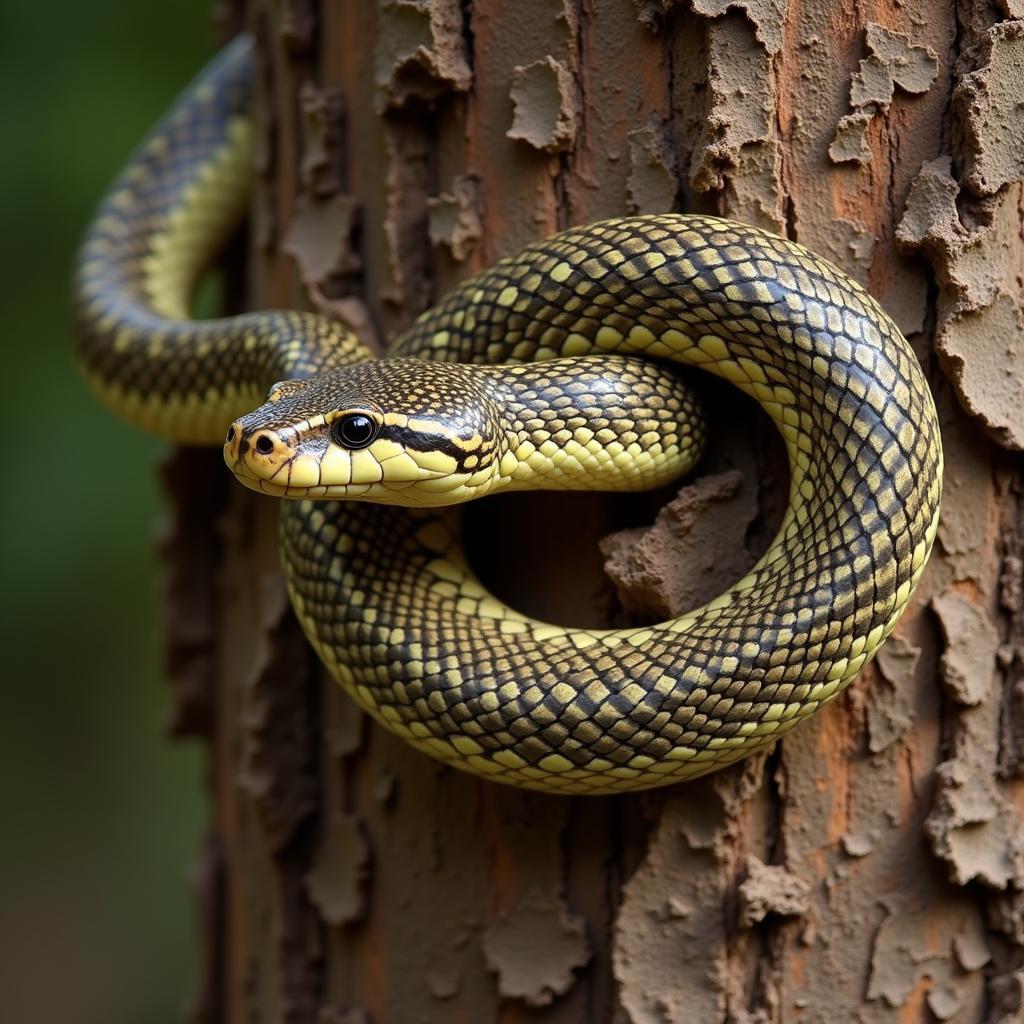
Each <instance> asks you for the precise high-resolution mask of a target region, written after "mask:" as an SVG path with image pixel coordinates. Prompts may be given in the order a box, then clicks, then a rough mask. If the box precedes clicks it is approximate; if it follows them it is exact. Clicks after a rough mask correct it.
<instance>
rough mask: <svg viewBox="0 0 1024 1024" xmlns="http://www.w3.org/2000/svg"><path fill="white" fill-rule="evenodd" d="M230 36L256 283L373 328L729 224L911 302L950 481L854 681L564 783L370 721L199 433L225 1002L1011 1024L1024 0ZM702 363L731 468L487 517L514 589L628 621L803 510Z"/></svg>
mask: <svg viewBox="0 0 1024 1024" xmlns="http://www.w3.org/2000/svg"><path fill="white" fill-rule="evenodd" d="M234 16H235V17H237V19H238V20H244V21H245V22H246V23H247V24H248V25H249V26H250V27H251V28H252V29H253V30H254V31H255V32H256V35H257V38H258V41H259V46H260V52H261V69H262V70H261V75H260V78H259V88H258V96H257V110H258V119H259V128H258V135H259V140H260V142H259V155H258V166H257V174H258V191H257V196H256V198H255V201H254V206H253V218H252V228H251V232H250V261H249V266H250V276H249V301H250V302H251V304H253V305H256V306H273V305H285V306H295V305H299V306H301V305H306V304H311V305H312V306H313V307H314V308H318V309H321V310H323V311H325V312H328V313H331V314H334V315H339V316H344V317H347V318H349V319H350V320H352V321H353V322H354V323H356V324H357V325H361V327H362V328H363V329H364V330H371V329H372V330H373V331H375V332H376V336H378V337H380V338H381V339H383V341H384V343H385V344H386V342H387V340H388V339H390V338H392V337H393V336H394V335H395V333H396V332H398V331H399V330H401V329H402V328H403V327H404V326H405V325H407V324H408V323H409V322H410V321H411V319H412V318H413V317H414V316H415V315H416V314H417V313H418V312H419V311H420V310H422V309H423V308H424V307H425V306H427V305H428V304H430V303H431V302H432V301H433V300H434V299H435V298H436V297H438V296H440V295H442V294H444V293H445V292H446V291H447V290H449V289H450V288H451V287H452V286H453V285H454V284H455V283H456V282H458V281H460V280H461V279H463V278H464V277H465V276H466V275H468V274H470V273H472V272H473V271H475V270H477V269H479V268H482V267H485V266H487V265H489V264H490V263H491V262H493V261H494V260H495V259H497V258H498V257H500V256H501V255H503V254H505V253H508V252H511V251H513V250H515V249H517V248H518V247H519V246H521V245H522V244H524V243H526V242H528V241H530V240H531V239H534V238H537V237H539V236H542V235H545V234H548V233H550V232H553V231H555V230H557V229H559V228H562V227H565V226H567V225H570V224H575V223H582V222H586V221H590V220H594V219H597V218H600V217H606V216H610V215H615V214H621V213H626V212H635V211H642V212H659V211H665V210H670V209H683V210H703V211H715V212H718V213H721V214H725V215H728V216H732V217H735V218H738V219H743V220H747V221H750V222H753V223H756V224H759V225H762V226H765V227H768V228H771V229H774V230H776V231H780V232H783V233H785V234H788V235H789V236H790V237H792V238H795V239H797V240H798V241H800V242H802V243H804V244H806V245H808V246H810V247H811V248H813V249H815V250H817V251H818V252H820V253H822V254H823V255H826V256H828V257H829V258H831V259H832V260H834V261H835V262H837V263H838V264H840V265H841V266H843V267H844V268H845V269H846V270H848V271H849V272H850V273H851V274H852V275H853V276H854V277H856V278H857V279H859V280H860V281H862V282H863V283H865V284H866V285H867V286H868V287H869V288H870V289H871V290H872V292H873V293H874V294H876V295H877V296H878V297H879V298H880V299H881V300H882V302H883V303H884V304H885V305H886V307H887V308H888V309H889V310H890V311H891V312H892V313H893V315H894V316H895V317H896V319H897V320H898V322H899V323H900V324H901V326H902V328H903V330H904V331H905V332H906V333H907V334H908V336H909V337H910V338H911V340H912V342H913V343H914V345H915V348H916V350H917V352H918V353H919V355H920V357H921V360H922V362H923V364H924V365H925V367H926V369H927V371H928V374H929V378H930V380H931V383H932V386H933V388H934V392H935V395H936V397H937V401H938V404H939V409H940V412H941V417H942V421H943V425H944V434H945V445H946V459H947V477H946V484H945V486H946V491H945V504H944V513H943V522H942V526H941V528H940V533H939V540H938V543H937V545H936V551H935V554H934V556H933V559H932V562H931V564H930V566H929V569H928V572H927V574H926V576H925V578H924V581H923V583H922V585H921V587H920V589H919V591H918V593H917V595H916V597H915V599H914V602H913V605H912V607H911V609H910V610H909V612H908V613H907V615H906V616H905V618H904V619H903V621H902V622H901V624H900V627H899V630H898V632H897V634H896V635H895V636H894V637H893V638H892V639H891V641H890V642H889V644H888V645H887V647H886V648H885V650H884V652H883V653H882V655H881V656H880V657H879V658H878V660H877V661H876V663H875V664H874V665H873V666H872V667H870V668H869V669H867V670H865V671H864V673H863V674H862V676H861V678H860V679H859V680H857V681H856V682H855V683H854V684H853V685H852V686H851V687H850V689H849V690H848V691H847V693H846V695H845V696H844V697H842V698H841V699H840V700H837V701H836V702H834V703H833V704H832V705H830V706H829V707H828V708H827V709H826V710H825V711H823V712H822V713H821V714H820V715H818V716H817V717H816V718H815V719H814V720H813V721H812V722H811V723H809V724H807V725H805V726H803V727H802V728H800V729H799V730H797V731H796V732H794V733H793V734H791V735H790V736H787V738H786V739H785V740H784V741H783V742H782V743H780V744H779V745H778V747H777V748H776V749H775V750H774V751H772V752H771V753H769V754H768V755H767V756H761V757H758V758H756V759H753V760H751V761H748V762H747V763H745V764H743V765H741V766H737V767H736V768H734V769H732V770H729V771H726V772H723V773H721V774H719V775H717V776H714V777H712V778H708V779H706V780H701V781H698V782H695V783H691V784H686V785H680V786H677V787H674V788H671V789H669V790H666V791H662V792H658V793H655V794H648V795H639V796H624V797H617V798H609V799H603V798H602V799H596V798H590V799H562V798H545V797H543V796H539V795H529V794H523V793H519V792H515V791H512V790H509V789H505V788H502V787H500V786H496V785H493V784H490V783H487V782H483V781H478V780H476V779H473V778H470V777H468V776H465V775H462V774H460V773H457V772H453V771H451V770H446V769H444V768H442V767H440V766H439V765H438V764H436V763H434V762H432V761H430V760H428V759H426V758H425V757H423V756H422V755H420V754H417V753H414V752H413V751H412V750H410V749H408V748H407V747H405V746H404V745H403V744H402V743H401V742H399V741H398V740H396V739H393V738H392V737H390V736H389V735H387V734H386V733H384V732H383V731H382V730H381V729H379V728H378V727H376V726H374V725H371V724H370V723H369V722H368V721H366V720H365V719H364V718H363V716H362V715H361V714H360V713H359V712H358V711H357V710H356V708H355V707H354V706H353V705H352V704H351V703H350V702H349V701H348V700H347V699H346V698H345V697H344V695H343V694H342V693H341V691H340V690H339V689H338V688H337V687H336V686H334V685H333V684H332V683H331V682H330V681H329V680H328V679H327V678H326V677H325V676H324V674H323V673H322V672H321V671H320V669H319V668H318V666H317V665H316V663H315V660H314V659H313V657H312V656H311V655H310V654H309V653H308V652H307V650H306V647H305V644H304V642H303V640H302V638H301V635H300V633H299V631H298V627H297V626H296V624H295V622H294V620H293V618H292V616H291V613H290V611H289V609H288V604H287V600H286V597H285V594H284V590H283V587H282V584H281V580H280V576H279V574H278V570H277V555H276V544H275V533H274V530H275V517H276V509H275V507H274V504H273V503H272V502H269V501H265V500H264V501H261V500H259V499H255V498H253V497H252V496H251V495H249V494H248V493H243V491H242V490H241V489H240V488H232V487H225V488H223V489H221V488H220V487H219V486H214V485H213V484H212V483H211V478H210V477H209V476H208V475H207V474H206V467H207V465H208V463H207V462H206V461H205V460H204V459H203V458H201V457H200V456H198V455H196V456H193V455H188V457H187V459H186V458H185V457H184V456H183V457H182V458H181V459H179V460H178V462H177V463H176V464H175V466H174V467H173V468H172V472H171V474H170V486H171V488H172V490H173V492H174V493H175V494H176V496H177V497H176V499H175V500H176V507H177V509H178V517H177V528H176V531H175V533H174V535H173V536H172V537H171V538H169V540H168V545H167V552H168V556H169V559H170V562H171V569H170V572H171V585H170V587H169V615H168V633H169V642H170V649H171V655H172V658H171V661H172V666H173V667H174V669H175V671H176V672H177V674H178V678H179V681H180V687H181V713H180V715H179V719H178V720H179V724H180V725H181V727H182V729H186V730H192V731H200V732H203V733H205V734H206V735H207V736H208V737H209V741H210V744H211V749H212V764H213V769H212V773H211V789H212V796H213V808H212V817H213V821H212V825H211V840H210V843H209V849H208V851H207V854H206V856H204V858H203V871H202V878H203V883H204V884H203V886H202V889H201V892H202V900H203V907H204V912H203V920H204V921H205V922H206V927H207V935H206V948H207V950H208V956H209V971H208V984H207V986H206V988H205V989H204V992H203V993H202V999H201V1001H200V1008H199V1013H198V1019H199V1020H200V1021H203V1022H213V1021H287V1022H296V1024H297V1022H306V1021H311V1022H312V1021H315V1022H317V1024H356V1022H365V1021H374V1022H377V1024H405V1022H421V1021H436V1022H445V1021H472V1022H485V1021H501V1022H504V1024H511V1022H516V1021H551V1022H554V1021H565V1022H615V1024H625V1022H633V1024H655V1022H657V1024H677V1022H679V1024H682V1022H701V1024H705V1022H718V1021H722V1022H725V1021H729V1022H735V1024H740V1022H743V1024H769V1022H781V1021H806V1022H819V1021H820V1022H825V1021H846V1020H850V1021H860V1022H889V1021H901V1022H908V1024H909V1022H923V1021H931V1020H943V1021H947V1020H948V1021H957V1022H971V1024H975V1022H982V1021H984V1022H991V1024H1012V1022H1014V1021H1021V1020H1022V1019H1024V841H1022V835H1024V830H1022V816H1024V780H1022V770H1024V769H1022V766H1024V612H1022V604H1024V599H1022V566H1024V538H1022V525H1021V524H1022V522H1024V489H1022V477H1021V461H1020V456H1019V454H1017V453H1016V452H1015V451H1014V450H1015V449H1020V448H1021V447H1022V446H1024V423H1022V415H1024V414H1022V406H1024V355H1022V353H1024V328H1022V324H1021V317H1022V311H1021V301H1022V300H1021V289H1022V277H1024V240H1022V203H1024V199H1022V186H1021V178H1022V176H1024V114H1022V108H1021V97H1022V96H1024V22H1022V21H1021V20H1020V19H1022V18H1024V6H1022V4H1021V2H1020V0H1000V2H998V3H987V2H985V0H957V2H955V3H952V4H951V3H950V2H949V0H914V2H910V0H862V2H859V3H853V2H849V3H837V2H835V0H690V2H685V0H679V2H673V0H636V2H633V0H561V2H559V0H516V2H515V3H511V2H507V0H468V2H467V0H463V2H461V3H460V2H459V0H434V2H433V3H428V2H427V0H380V2H379V3H368V2H363V0H334V2H330V3H327V2H323V3H319V4H318V3H316V2H314V0H278V2H276V3H270V2H265V0H253V2H252V3H251V4H250V5H249V9H248V10H247V11H245V12H241V11H236V12H234ZM697 383H698V384H699V385H700V387H701V388H702V390H703V391H704V393H705V394H706V396H707V397H708V401H709V404H710V405H711V407H712V409H713V413H712V427H713V432H712V437H713V438H715V440H713V441H712V444H711V447H712V449H713V452H712V455H711V457H710V460H709V461H708V462H707V463H706V465H705V466H704V467H703V468H702V471H701V473H702V479H700V480H698V481H697V482H696V483H695V484H694V485H693V486H689V487H686V488H684V489H683V491H682V492H681V493H680V494H679V495H678V496H676V497H673V495H661V496H659V497H658V498H657V499H652V500H651V501H647V502H645V501H631V502H629V503H626V504H623V503H621V502H619V503H612V502H608V501H604V500H599V501H584V500H582V499H578V498H573V499H567V498H549V499H540V498H533V497H522V498H515V499H509V500H507V501H500V502H499V501H495V502H492V503H490V505H489V506H488V507H485V508H482V509H478V510H475V511H474V513H473V514H472V515H471V516H469V522H468V527H467V528H468V529H469V531H470V533H471V543H472V547H473V550H474V551H475V553H476V559H477V561H478V563H479V564H480V567H481V572H482V573H483V574H484V575H485V578H486V579H487V580H489V581H490V582H491V583H492V585H493V586H494V587H495V588H496V589H497V590H498V592H499V593H500V594H502V596H504V597H506V598H509V599H511V600H512V601H513V602H516V603H518V604H519V605H520V606H522V607H525V608H527V609H528V610H531V611H533V612H535V613H538V614H542V615H545V616H549V617H553V618H555V619H557V620H561V621H563V622H613V621H614V622H618V621H623V619H624V617H625V616H629V615H641V616H643V615H648V616H652V615H660V614H663V613H665V612H676V611H679V610H680V606H681V605H688V604H693V603H695V602H697V601H699V600H702V599H703V598H704V597H705V596H707V595H708V592H709V590H717V589H718V588H721V587H723V586H724V585H726V584H728V583H729V582H731V580H732V579H734V578H735V577H736V576H737V575H739V573H740V572H741V571H742V570H743V569H744V568H745V567H746V566H748V565H750V564H751V563H752V562H753V561H754V559H755V558H756V556H757V554H758V553H759V552H760V550H763V547H764V546H765V544H766V542H767V539H768V537H769V536H770V533H771V530H772V529H773V527H774V525H775V523H777V521H778V518H779V513H780V505H781V501H783V500H784V495H785V484H786V481H785V469H784V464H783V463H782V462H781V461H780V453H779V449H778V445H777V444H776V443H775V442H774V440H773V439H772V437H771V436H770V434H769V432H768V431H767V428H766V426H765V424H766V421H765V420H764V419H762V418H760V417H759V415H758V414H757V412H756V410H751V409H750V408H749V407H748V403H746V402H745V401H744V400H742V399H741V398H739V397H737V393H736V392H733V391H730V390H729V389H727V388H724V387H720V386H717V385H715V384H713V383H707V382H704V381H702V380H698V381H697ZM751 437H753V438H756V441H755V442H752V441H751V440H750V438H751ZM197 481H200V482H197ZM669 498H673V500H672V502H671V503H670V504H669V505H667V507H666V508H665V509H664V511H663V512H662V513H661V514H660V515H659V516H658V517H657V521H656V522H654V521H655V515H656V513H657V510H658V507H659V505H660V504H663V503H664V502H665V501H666V500H668V499H669ZM211 503H214V504H216V514H215V515H214V516H211V515H210V506H211ZM200 512H202V514H200ZM652 522H654V526H653V528H651V529H650V530H647V529H645V528H643V524H644V523H647V524H650V523H652ZM211 523H212V524H214V525H211ZM549 527H551V529H552V531H553V532H552V533H551V535H548V528H549ZM489 531H501V532H500V533H499V534H497V535H498V536H501V537H502V538H508V539H507V540H506V539H502V540H501V541H500V542H499V541H495V540H493V539H491V538H493V537H494V536H495V534H494V533H490V532H489ZM613 531H617V532H613ZM607 534H612V535H611V536H608V537H607V538H606V539H605V540H604V543H603V545H602V548H603V550H604V552H605V554H606V555H607V558H608V567H609V573H610V574H611V579H613V580H614V586H613V585H612V583H611V582H610V581H609V577H608V576H606V575H604V574H603V573H602V571H601V561H600V555H599V554H598V541H599V540H600V539H601V538H602V537H604V536H605V535H607ZM526 543H529V544H530V545H532V546H533V547H534V548H535V549H536V554H535V555H534V556H532V557H531V558H530V559H529V560H528V561H529V568H527V569H524V568H523V563H524V562H525V561H527V559H525V558H524V557H522V556H521V555H520V554H519V553H518V552H519V551H520V550H521V549H520V548H518V547H517V545H520V544H526ZM214 624H215V627H216V628H214Z"/></svg>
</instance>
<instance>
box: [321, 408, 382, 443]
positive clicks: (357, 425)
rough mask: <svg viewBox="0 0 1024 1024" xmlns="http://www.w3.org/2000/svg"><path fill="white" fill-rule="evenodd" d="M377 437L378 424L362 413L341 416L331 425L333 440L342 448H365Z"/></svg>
mask: <svg viewBox="0 0 1024 1024" xmlns="http://www.w3.org/2000/svg"><path fill="white" fill-rule="evenodd" d="M376 436H377V424H376V423H375V422H374V421H373V420H372V419H371V418H370V417H369V416H367V415H365V414H364V413H361V412H353V413H349V414H348V415H347V416H341V417H339V418H338V419H336V420H335V421H334V422H333V423H332V424H331V439H332V440H333V441H334V443H335V444H337V445H340V446H341V447H342V448H351V449H358V448H365V447H366V446H367V445H368V444H369V443H370V442H371V441H372V440H373V439H374V438H375V437H376Z"/></svg>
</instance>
